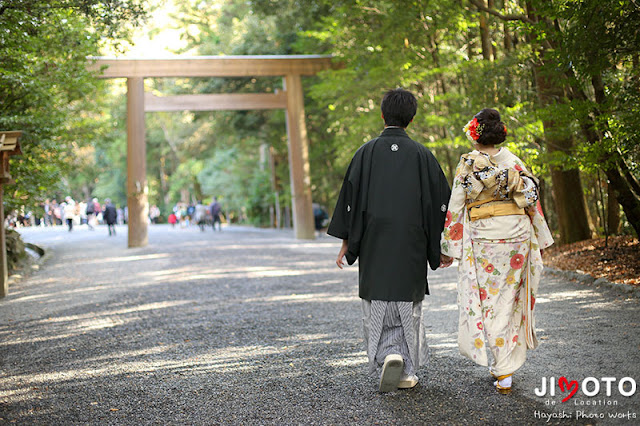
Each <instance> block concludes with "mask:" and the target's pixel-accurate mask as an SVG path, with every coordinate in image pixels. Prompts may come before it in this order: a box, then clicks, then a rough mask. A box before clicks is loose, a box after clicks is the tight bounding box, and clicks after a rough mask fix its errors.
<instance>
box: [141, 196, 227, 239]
mask: <svg viewBox="0 0 640 426" xmlns="http://www.w3.org/2000/svg"><path fill="white" fill-rule="evenodd" d="M153 207H155V206H153ZM153 207H152V208H153ZM167 221H168V222H169V224H170V225H171V227H173V228H175V227H176V225H177V226H179V227H181V228H186V227H188V226H190V225H198V227H199V228H200V230H201V231H203V232H204V230H205V229H206V228H207V227H209V226H211V227H212V228H213V230H214V231H215V230H216V229H217V230H218V231H222V207H221V206H220V203H219V202H218V199H217V198H216V197H214V198H213V201H212V202H211V203H210V204H209V205H208V206H207V205H205V204H203V202H202V201H201V200H198V201H197V202H196V203H195V204H193V203H190V204H187V203H183V202H180V203H177V204H176V205H175V206H174V207H173V209H172V211H171V213H169V216H168V217H167Z"/></svg>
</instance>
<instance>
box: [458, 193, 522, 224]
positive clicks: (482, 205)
mask: <svg viewBox="0 0 640 426" xmlns="http://www.w3.org/2000/svg"><path fill="white" fill-rule="evenodd" d="M467 208H468V210H469V219H471V221H475V220H478V219H486V218H488V217H493V216H508V215H512V214H526V212H525V211H524V209H523V208H521V207H518V205H517V204H516V203H515V202H514V201H512V200H506V201H505V200H495V199H493V198H489V199H488V200H482V201H474V202H473V203H469V204H467Z"/></svg>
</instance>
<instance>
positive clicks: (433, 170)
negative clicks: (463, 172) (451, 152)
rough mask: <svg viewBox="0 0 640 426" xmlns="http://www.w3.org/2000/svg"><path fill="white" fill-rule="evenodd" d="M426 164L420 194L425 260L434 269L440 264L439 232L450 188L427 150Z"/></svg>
mask: <svg viewBox="0 0 640 426" xmlns="http://www.w3.org/2000/svg"><path fill="white" fill-rule="evenodd" d="M426 164H427V169H426V170H423V174H422V175H423V176H426V177H427V184H426V186H427V188H426V189H427V193H424V191H425V187H424V186H423V194H422V203H423V205H422V208H423V214H424V223H423V226H424V228H425V231H426V234H427V261H428V262H429V266H430V267H431V269H432V270H436V269H437V268H438V266H440V234H441V233H442V229H443V227H444V223H445V217H446V212H447V204H448V202H449V195H450V194H451V189H450V188H449V182H447V178H446V177H445V175H444V173H443V172H442V168H441V167H440V164H439V163H438V161H437V160H436V159H435V157H434V156H433V154H431V152H427V163H426ZM423 185H424V183H423Z"/></svg>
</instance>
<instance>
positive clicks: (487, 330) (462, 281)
mask: <svg viewBox="0 0 640 426" xmlns="http://www.w3.org/2000/svg"><path fill="white" fill-rule="evenodd" d="M464 131H465V132H466V134H467V137H468V138H469V139H470V140H471V141H472V142H473V143H474V148H475V150H474V151H472V152H470V153H468V154H464V155H462V157H461V159H460V163H459V164H458V168H457V170H456V176H455V179H454V182H453V189H452V193H451V200H450V201H449V209H448V211H447V219H446V222H445V229H444V231H443V233H442V241H441V251H442V254H443V255H444V259H445V261H444V262H443V266H448V265H449V264H451V261H452V259H450V258H455V259H458V261H459V264H458V306H459V331H458V345H459V349H460V353H461V354H462V355H464V356H466V357H468V358H469V359H471V360H472V361H474V362H476V363H478V364H480V365H483V366H488V358H487V352H486V350H487V348H489V350H490V351H491V354H492V358H493V359H492V363H491V366H490V373H491V374H492V375H493V376H494V377H495V378H496V381H495V383H494V384H495V386H496V389H497V390H498V391H499V392H500V393H504V394H506V393H509V392H510V391H511V384H512V377H511V376H512V374H513V372H514V371H516V370H517V369H518V368H520V367H521V366H522V365H523V364H524V362H525V360H526V351H527V349H534V348H535V347H536V346H537V345H538V341H537V339H536V334H535V324H534V306H535V295H536V293H537V289H538V283H539V282H540V277H541V275H542V256H541V251H542V249H544V248H546V247H548V246H550V245H551V244H553V238H552V237H551V233H550V232H549V228H548V226H547V223H546V221H545V219H544V216H543V215H542V208H541V206H540V201H539V193H538V181H537V179H536V178H535V177H534V176H533V175H532V174H531V173H530V172H528V171H527V169H526V167H525V166H524V164H523V163H522V160H520V159H519V158H518V157H516V156H515V155H514V154H512V153H511V152H509V150H507V149H506V148H504V147H502V148H498V147H496V145H498V144H500V143H502V142H504V140H505V137H506V134H507V129H506V127H505V125H504V124H503V123H502V122H501V121H500V114H499V113H498V111H496V110H494V109H483V110H482V111H480V112H479V113H478V114H476V116H475V117H474V118H473V120H471V121H470V122H469V123H468V124H467V125H466V126H465V128H464Z"/></svg>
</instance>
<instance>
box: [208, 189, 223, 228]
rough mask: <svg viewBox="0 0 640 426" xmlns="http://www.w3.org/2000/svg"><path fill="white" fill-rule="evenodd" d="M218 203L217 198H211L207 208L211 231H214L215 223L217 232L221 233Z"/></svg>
mask: <svg viewBox="0 0 640 426" xmlns="http://www.w3.org/2000/svg"><path fill="white" fill-rule="evenodd" d="M221 210H222V209H221V208H220V203H218V198H217V197H213V202H212V203H211V205H210V206H209V211H210V212H211V226H212V227H213V230H214V231H215V230H216V223H217V224H218V231H222V221H221V220H220V212H221Z"/></svg>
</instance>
